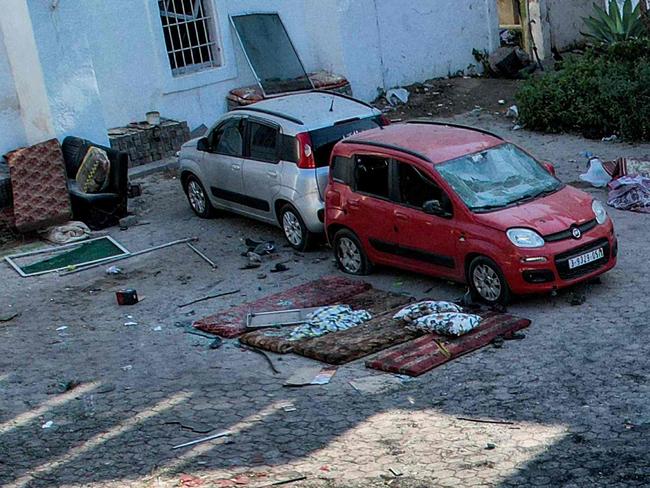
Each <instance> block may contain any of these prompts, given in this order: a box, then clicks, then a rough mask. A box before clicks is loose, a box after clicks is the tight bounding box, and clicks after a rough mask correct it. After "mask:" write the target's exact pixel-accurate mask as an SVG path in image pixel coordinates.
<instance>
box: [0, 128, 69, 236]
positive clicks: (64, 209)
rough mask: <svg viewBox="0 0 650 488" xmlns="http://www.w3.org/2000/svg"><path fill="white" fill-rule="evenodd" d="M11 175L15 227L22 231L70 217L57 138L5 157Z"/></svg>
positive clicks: (56, 222) (65, 180) (62, 163)
mask: <svg viewBox="0 0 650 488" xmlns="http://www.w3.org/2000/svg"><path fill="white" fill-rule="evenodd" d="M5 158H6V159H7V163H8V165H9V174H10V175H11V188H12V192H13V200H14V217H15V225H16V228H17V229H18V230H19V231H21V232H28V231H31V230H38V229H41V228H43V227H47V226H49V225H54V224H61V223H63V222H67V221H68V220H70V219H71V218H72V209H71V207H70V195H69V194H68V184H67V178H66V175H65V165H64V161H63V153H62V152H61V145H60V144H59V141H57V140H56V139H50V140H49V141H45V142H41V143H39V144H35V145H33V146H30V147H24V148H21V149H17V150H15V151H12V152H10V153H8V154H6V155H5Z"/></svg>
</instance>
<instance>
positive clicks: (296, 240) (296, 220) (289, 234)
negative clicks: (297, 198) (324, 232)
mask: <svg viewBox="0 0 650 488" xmlns="http://www.w3.org/2000/svg"><path fill="white" fill-rule="evenodd" d="M280 225H281V226H282V230H283V232H284V237H285V238H286V239H287V241H288V242H289V244H291V247H293V248H294V249H296V250H298V251H306V250H308V249H309V248H310V247H311V245H312V243H313V242H314V240H315V238H316V235H315V234H313V233H312V232H309V230H308V229H307V226H306V225H305V222H304V221H303V220H302V217H301V216H300V214H299V213H298V211H297V210H296V209H295V208H294V207H293V206H292V205H285V206H284V207H282V210H281V211H280Z"/></svg>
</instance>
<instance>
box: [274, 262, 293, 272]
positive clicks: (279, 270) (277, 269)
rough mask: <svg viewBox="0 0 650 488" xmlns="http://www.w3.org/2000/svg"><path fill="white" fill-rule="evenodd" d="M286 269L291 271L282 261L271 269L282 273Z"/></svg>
mask: <svg viewBox="0 0 650 488" xmlns="http://www.w3.org/2000/svg"><path fill="white" fill-rule="evenodd" d="M284 271H289V268H288V267H287V266H285V265H284V264H282V263H277V264H276V265H275V266H273V269H271V273H282V272H284Z"/></svg>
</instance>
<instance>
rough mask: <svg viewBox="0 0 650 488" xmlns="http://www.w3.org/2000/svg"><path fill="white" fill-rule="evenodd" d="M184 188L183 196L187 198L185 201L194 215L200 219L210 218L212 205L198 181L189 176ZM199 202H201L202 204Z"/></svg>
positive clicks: (212, 211)
mask: <svg viewBox="0 0 650 488" xmlns="http://www.w3.org/2000/svg"><path fill="white" fill-rule="evenodd" d="M184 186H185V196H187V201H188V203H189V204H190V208H191V209H192V210H193V211H194V213H195V214H196V215H198V216H199V217H201V218H202V219H209V218H210V217H212V216H213V215H214V208H213V207H212V203H210V197H208V193H207V192H206V191H205V187H204V186H203V184H202V183H201V182H200V181H199V179H198V178H197V177H196V176H194V175H190V176H188V177H187V180H186V181H185V185H184ZM200 201H202V204H201V203H200Z"/></svg>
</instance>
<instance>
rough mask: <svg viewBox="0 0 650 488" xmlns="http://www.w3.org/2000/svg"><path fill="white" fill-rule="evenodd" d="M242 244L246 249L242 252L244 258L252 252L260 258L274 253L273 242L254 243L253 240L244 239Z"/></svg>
mask: <svg viewBox="0 0 650 488" xmlns="http://www.w3.org/2000/svg"><path fill="white" fill-rule="evenodd" d="M244 244H246V247H247V248H248V249H247V250H246V252H244V254H243V255H244V256H246V255H247V254H248V253H249V252H253V253H255V254H258V255H260V256H263V255H265V254H273V253H274V252H276V247H275V241H256V240H253V239H246V240H245V241H244Z"/></svg>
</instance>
